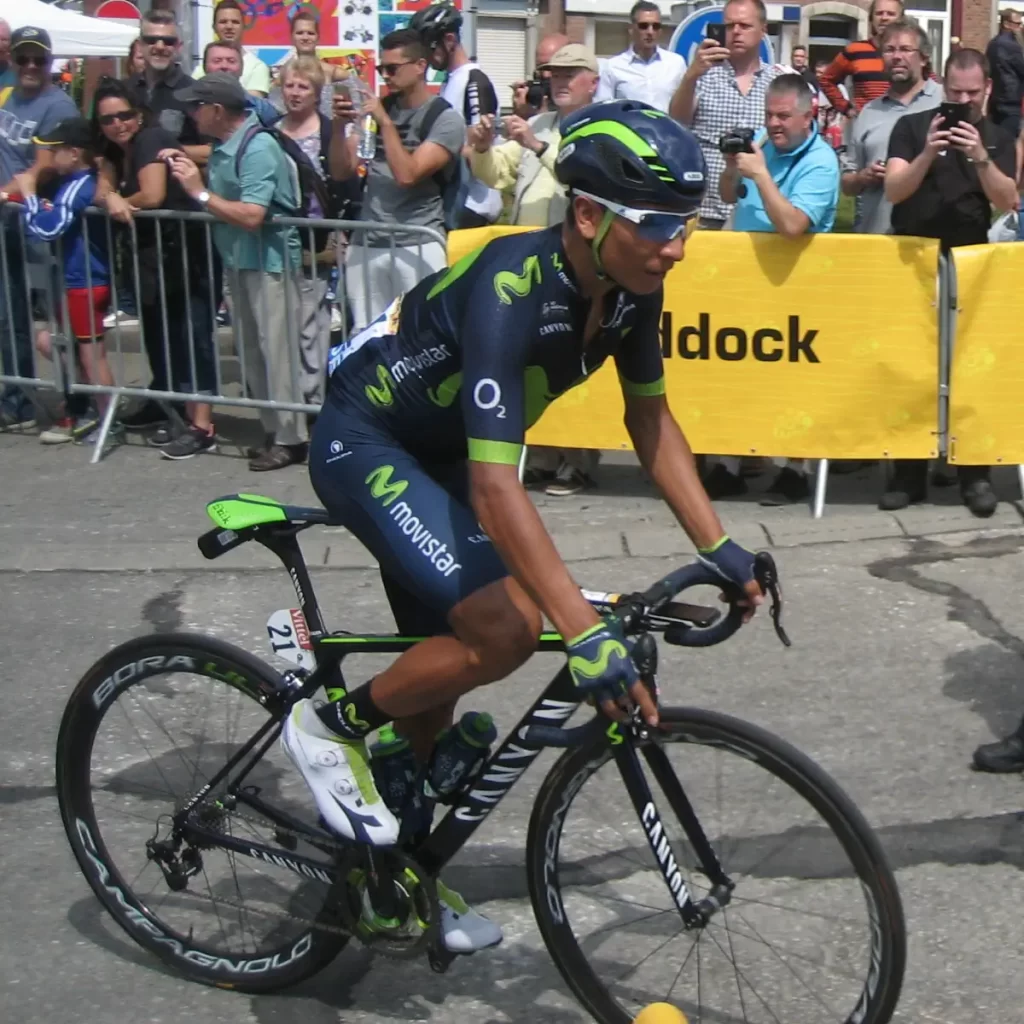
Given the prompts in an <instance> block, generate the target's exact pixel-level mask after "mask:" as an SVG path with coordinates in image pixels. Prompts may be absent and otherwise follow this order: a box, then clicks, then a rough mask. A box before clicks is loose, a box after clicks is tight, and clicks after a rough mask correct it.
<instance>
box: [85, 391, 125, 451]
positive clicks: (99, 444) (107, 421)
mask: <svg viewBox="0 0 1024 1024" xmlns="http://www.w3.org/2000/svg"><path fill="white" fill-rule="evenodd" d="M120 398H121V394H120V392H118V391H115V392H114V393H113V394H112V395H111V396H110V403H109V404H108V405H107V411H106V412H105V413H104V414H103V422H102V423H101V424H100V436H99V437H98V438H96V450H95V451H94V452H93V453H92V458H91V459H90V460H89V462H90V464H91V465H93V466H95V465H96V463H97V462H99V461H100V459H102V458H103V449H104V448H106V446H107V435H108V434H109V433H110V426H111V424H112V423H113V422H114V416H115V415H116V413H117V403H118V401H119V400H120Z"/></svg>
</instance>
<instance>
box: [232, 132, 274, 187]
mask: <svg viewBox="0 0 1024 1024" xmlns="http://www.w3.org/2000/svg"><path fill="white" fill-rule="evenodd" d="M273 134H274V133H273V131H271V129H270V128H267V127H265V126H264V124H263V122H262V121H260V120H259V119H258V118H257V120H256V123H255V124H252V125H249V127H248V128H246V129H245V134H244V135H243V136H242V141H241V142H239V144H238V149H236V150H235V177H236V178H237V177H238V176H239V175H240V174H241V173H242V157H243V156H245V151H246V150H247V149H248V148H249V143H250V142H252V140H253V139H255V138H256V136H257V135H273ZM275 141H276V139H275Z"/></svg>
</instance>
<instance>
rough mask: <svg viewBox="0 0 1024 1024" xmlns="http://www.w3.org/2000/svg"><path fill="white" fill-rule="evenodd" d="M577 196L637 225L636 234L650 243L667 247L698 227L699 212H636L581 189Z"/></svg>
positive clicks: (575, 191) (577, 191) (687, 236)
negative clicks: (675, 239) (674, 240)
mask: <svg viewBox="0 0 1024 1024" xmlns="http://www.w3.org/2000/svg"><path fill="white" fill-rule="evenodd" d="M573 192H574V194H575V195H578V196H583V198H584V199H589V200H591V201H592V202H595V203H597V205H598V206H603V207H604V208H605V209H606V210H611V212H612V213H614V214H615V215H616V216H617V217H622V218H623V219H624V220H628V221H629V222H630V224H635V225H636V233H637V234H638V235H639V236H640V237H641V238H643V239H644V240H645V241H648V242H657V243H658V244H660V245H666V244H667V243H669V242H671V241H672V240H673V239H674V238H678V237H679V236H680V235H682V234H684V233H685V237H686V238H689V237H690V235H692V234H693V232H694V230H695V229H696V227H697V211H696V210H694V212H693V213H666V212H665V211H664V210H634V209H633V208H632V207H631V206H622V205H620V204H619V203H613V202H612V201H611V200H610V199H602V198H601V197H600V196H595V195H591V194H590V193H589V192H583V191H581V190H580V189H574V190H573Z"/></svg>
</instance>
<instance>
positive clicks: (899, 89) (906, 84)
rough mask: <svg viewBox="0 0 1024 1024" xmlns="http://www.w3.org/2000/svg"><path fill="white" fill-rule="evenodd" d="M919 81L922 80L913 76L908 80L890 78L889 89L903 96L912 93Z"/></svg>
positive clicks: (909, 76)
mask: <svg viewBox="0 0 1024 1024" xmlns="http://www.w3.org/2000/svg"><path fill="white" fill-rule="evenodd" d="M919 81H920V79H919V78H914V76H913V75H908V76H907V77H906V78H890V79H889V88H890V89H891V90H892V91H893V92H895V93H899V94H900V95H902V94H903V93H905V92H910V90H911V89H913V88H914V86H915V85H917V84H918V82H919Z"/></svg>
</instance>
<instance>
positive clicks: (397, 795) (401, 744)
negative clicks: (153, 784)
mask: <svg viewBox="0 0 1024 1024" xmlns="http://www.w3.org/2000/svg"><path fill="white" fill-rule="evenodd" d="M370 758H371V760H370V768H371V770H372V771H373V781H374V782H375V783H376V784H377V792H378V793H380V795H381V797H382V798H383V800H384V803H386V804H387V805H388V809H389V810H390V811H391V812H392V813H393V814H394V815H395V816H396V817H399V818H400V817H401V815H402V812H403V811H405V809H406V806H407V805H408V804H409V802H410V800H411V799H412V796H413V792H414V788H415V785H414V784H415V782H416V772H417V764H416V755H415V754H414V753H413V752H412V747H410V746H409V741H408V740H406V739H403V738H402V737H401V736H399V735H397V733H396V732H395V730H394V728H392V726H390V725H385V726H384V728H383V729H381V731H380V732H379V733H378V735H377V742H376V743H374V744H373V745H372V746H371V747H370Z"/></svg>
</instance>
